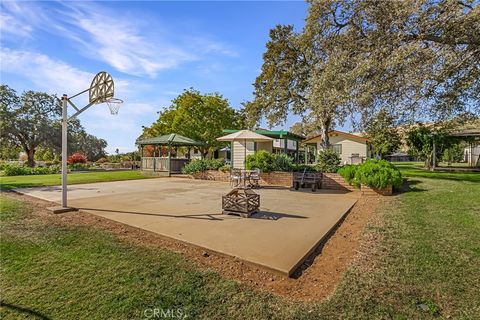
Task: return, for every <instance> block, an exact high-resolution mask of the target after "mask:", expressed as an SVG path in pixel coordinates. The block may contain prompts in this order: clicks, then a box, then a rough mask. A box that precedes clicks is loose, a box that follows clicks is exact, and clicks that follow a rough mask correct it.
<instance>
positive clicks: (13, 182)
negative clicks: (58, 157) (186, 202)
mask: <svg viewBox="0 0 480 320" xmlns="http://www.w3.org/2000/svg"><path fill="white" fill-rule="evenodd" d="M146 178H150V177H149V176H144V175H142V174H141V172H140V171H102V172H81V173H80V172H79V173H70V174H68V180H67V181H68V184H78V183H93V182H104V181H120V180H135V179H146ZM61 183H62V180H61V175H60V174H45V175H31V176H11V177H5V176H2V177H0V188H1V189H2V190H9V189H13V188H25V187H41V186H55V185H60V184H61Z"/></svg>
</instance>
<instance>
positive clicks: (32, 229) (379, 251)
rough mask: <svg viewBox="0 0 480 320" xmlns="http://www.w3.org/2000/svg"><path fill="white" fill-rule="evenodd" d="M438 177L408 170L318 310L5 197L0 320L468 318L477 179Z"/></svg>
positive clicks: (0, 229) (472, 305) (476, 309)
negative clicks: (36, 318) (169, 312)
mask: <svg viewBox="0 0 480 320" xmlns="http://www.w3.org/2000/svg"><path fill="white" fill-rule="evenodd" d="M404 174H406V175H410V173H409V171H407V170H404ZM438 175H440V176H438ZM441 175H442V174H439V173H435V178H434V179H429V178H425V177H418V176H416V175H415V172H413V175H412V176H411V177H410V178H409V180H410V183H411V191H410V192H405V193H402V194H400V195H398V196H396V197H395V198H393V199H392V198H391V199H392V201H388V202H387V203H386V204H384V205H383V206H382V207H380V208H379V209H378V210H377V212H376V215H375V217H377V218H379V219H373V220H372V222H371V223H370V224H369V225H368V227H367V229H366V233H367V235H368V237H367V238H368V239H372V238H373V239H377V240H376V241H374V242H373V243H376V245H375V246H374V247H375V248H376V249H375V250H371V246H372V242H370V241H368V242H366V243H365V244H364V245H363V246H362V247H361V248H359V252H360V254H361V257H362V258H361V259H360V260H359V261H358V262H357V263H355V264H353V265H352V266H351V267H350V268H349V270H348V271H347V272H346V274H345V275H344V277H343V279H342V280H341V282H340V284H339V286H338V288H337V290H336V292H335V293H334V294H333V296H332V297H331V298H330V299H328V300H325V301H321V302H315V303H313V302H312V303H298V302H293V301H290V300H288V299H285V298H279V297H274V296H272V295H271V294H269V293H264V292H258V291H254V290H252V289H249V288H248V287H246V286H243V285H241V284H237V283H236V282H234V281H231V280H228V279H224V278H222V277H220V276H219V275H218V274H216V273H214V272H212V271H204V270H199V269H196V268H195V266H194V265H192V263H191V262H189V261H188V260H186V259H185V258H184V257H183V256H181V255H179V254H175V253H172V252H169V251H167V250H162V249H158V248H151V247H147V246H145V247H144V246H139V245H134V244H131V243H127V242H125V241H120V240H119V239H118V238H116V237H115V236H114V235H112V234H110V233H108V232H107V231H103V230H98V229H96V228H94V227H92V228H87V227H77V226H70V227H67V226H61V225H55V224H51V223H50V224H48V223H46V222H45V221H42V220H41V219H32V218H31V210H32V208H31V207H29V206H28V205H26V204H25V203H23V202H20V201H18V200H13V199H11V198H9V197H8V196H2V197H1V203H2V207H1V216H0V217H1V225H0V234H1V244H0V245H1V247H0V249H1V251H0V252H1V264H0V285H1V291H2V295H1V299H2V307H1V308H0V317H1V318H2V319H18V318H20V319H21V318H25V319H27V318H31V316H32V314H35V313H36V314H37V315H40V316H44V317H45V318H52V319H76V318H82V319H145V318H146V317H145V314H144V313H143V312H144V310H145V309H147V308H163V309H167V308H170V309H176V310H178V309H180V310H181V311H182V312H184V313H186V314H187V315H188V316H189V318H190V319H339V318H341V319H419V318H420V319H437V318H447V317H448V318H452V319H475V318H478V315H479V314H480V299H479V298H478V297H479V296H478V292H480V271H479V267H478V266H480V210H479V208H480V197H479V195H480V183H477V182H472V181H465V180H462V177H463V175H462V174H460V176H458V177H457V179H452V176H451V175H452V174H445V177H446V179H442V178H441ZM454 175H456V174H454ZM468 180H471V179H470V178H469V179H468ZM473 180H475V179H473ZM378 221H382V222H381V223H380V222H378Z"/></svg>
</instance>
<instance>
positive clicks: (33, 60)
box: [0, 47, 94, 94]
mask: <svg viewBox="0 0 480 320" xmlns="http://www.w3.org/2000/svg"><path fill="white" fill-rule="evenodd" d="M0 61H1V62H0V63H1V69H2V73H3V72H8V73H12V74H16V75H21V76H23V77H24V78H27V79H29V80H30V81H31V82H32V83H33V84H35V85H36V86H37V87H38V88H41V89H43V90H45V91H47V92H49V93H58V94H63V93H68V94H70V93H71V94H73V93H75V92H80V91H83V90H85V89H87V88H88V86H89V85H90V82H91V81H92V78H93V76H94V75H93V74H91V73H89V72H85V71H81V70H79V69H77V68H75V67H72V66H71V65H69V64H67V63H65V62H63V61H59V60H54V59H51V58H50V57H48V56H47V55H44V54H40V53H35V52H30V51H23V50H12V49H8V48H3V47H2V48H1V49H0Z"/></svg>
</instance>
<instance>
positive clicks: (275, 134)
mask: <svg viewBox="0 0 480 320" xmlns="http://www.w3.org/2000/svg"><path fill="white" fill-rule="evenodd" d="M237 131H240V130H234V129H225V130H223V132H224V133H234V132H237ZM254 132H256V133H258V134H262V135H264V136H267V137H271V138H275V139H283V138H290V139H292V140H296V141H302V140H305V137H304V136H301V135H298V134H295V133H291V132H288V131H285V130H266V129H257V130H254Z"/></svg>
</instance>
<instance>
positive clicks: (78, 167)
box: [68, 163, 90, 171]
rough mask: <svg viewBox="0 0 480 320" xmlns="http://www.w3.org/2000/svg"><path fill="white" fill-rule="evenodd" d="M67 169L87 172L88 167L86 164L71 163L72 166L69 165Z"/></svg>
mask: <svg viewBox="0 0 480 320" xmlns="http://www.w3.org/2000/svg"><path fill="white" fill-rule="evenodd" d="M68 167H69V168H70V169H71V170H74V171H77V170H87V169H88V168H89V167H90V166H89V165H88V164H86V163H72V164H69V165H68Z"/></svg>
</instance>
